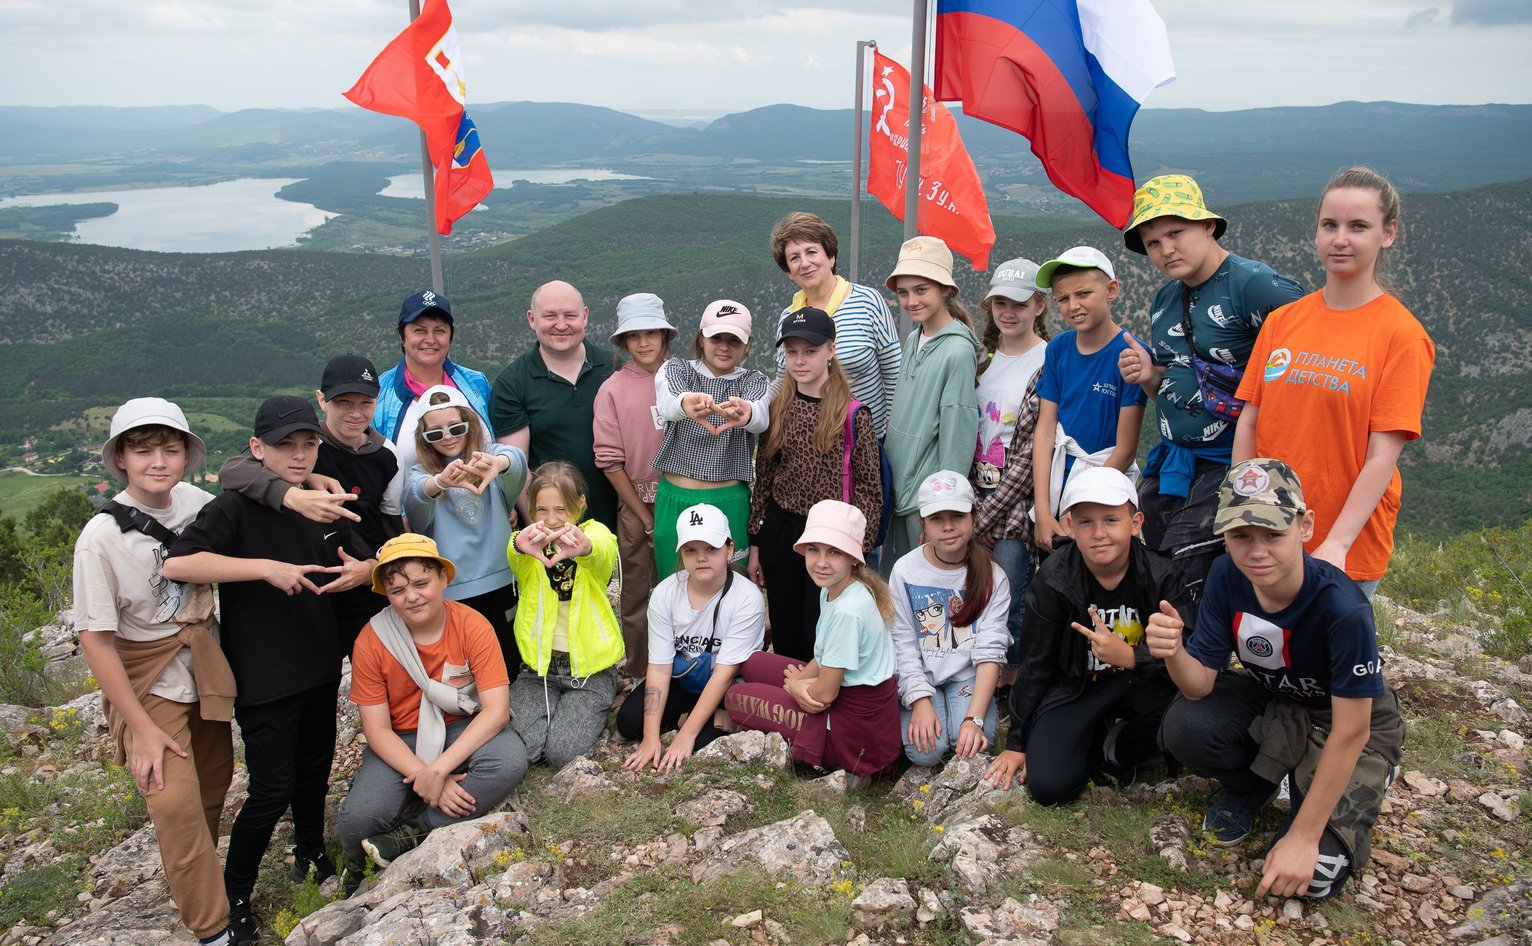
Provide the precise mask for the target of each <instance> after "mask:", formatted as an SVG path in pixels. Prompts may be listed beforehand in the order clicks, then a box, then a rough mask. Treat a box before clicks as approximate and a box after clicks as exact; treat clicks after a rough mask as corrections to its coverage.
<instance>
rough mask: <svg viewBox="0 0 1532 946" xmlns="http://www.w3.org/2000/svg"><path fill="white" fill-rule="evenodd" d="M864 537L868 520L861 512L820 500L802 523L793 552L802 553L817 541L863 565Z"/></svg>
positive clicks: (853, 507) (848, 504) (835, 500)
mask: <svg viewBox="0 0 1532 946" xmlns="http://www.w3.org/2000/svg"><path fill="white" fill-rule="evenodd" d="M866 535H867V517H866V516H864V515H862V510H860V509H858V508H856V507H855V506H853V505H851V504H850V503H843V502H841V501H840V500H838V499H821V500H820V501H819V502H817V503H815V504H814V505H813V507H812V508H810V509H809V515H808V520H807V521H806V522H804V524H803V534H802V535H800V536H799V537H798V541H797V542H794V543H793V551H794V552H797V553H798V554H799V555H802V554H803V547H804V546H805V545H808V544H810V543H814V542H817V543H818V544H820V545H828V546H830V547H831V548H835V549H840V550H841V551H842V552H845V553H846V554H847V555H849V556H851V557H852V558H854V559H856V560H857V561H859V562H863V563H865V562H866V561H867V559H866V557H865V556H864V555H863V554H862V539H863V538H864V537H865V536H866Z"/></svg>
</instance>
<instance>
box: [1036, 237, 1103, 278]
mask: <svg viewBox="0 0 1532 946" xmlns="http://www.w3.org/2000/svg"><path fill="white" fill-rule="evenodd" d="M1060 266H1077V267H1079V268H1081V269H1099V270H1101V271H1102V272H1103V273H1106V278H1108V279H1116V278H1117V272H1116V271H1115V270H1114V269H1112V261H1111V260H1109V259H1107V258H1106V254H1105V253H1103V252H1101V251H1100V250H1098V249H1096V248H1095V247H1094V246H1071V247H1070V248H1069V249H1067V250H1065V251H1064V252H1062V253H1060V254H1059V255H1058V256H1057V257H1055V258H1053V259H1051V260H1049V261H1048V262H1046V263H1044V264H1043V265H1041V266H1039V267H1038V268H1037V285H1038V288H1039V289H1052V288H1053V271H1054V270H1056V269H1058V268H1059V267H1060Z"/></svg>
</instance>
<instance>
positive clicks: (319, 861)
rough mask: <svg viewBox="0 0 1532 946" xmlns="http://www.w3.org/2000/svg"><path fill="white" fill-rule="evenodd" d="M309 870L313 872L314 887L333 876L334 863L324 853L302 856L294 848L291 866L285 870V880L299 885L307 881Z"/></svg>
mask: <svg viewBox="0 0 1532 946" xmlns="http://www.w3.org/2000/svg"><path fill="white" fill-rule="evenodd" d="M310 869H312V870H313V871H314V885H315V886H316V887H317V886H318V885H320V884H322V883H324V882H325V881H327V880H329V879H330V878H331V877H334V876H335V863H334V862H333V861H331V860H330V855H328V854H326V853H325V852H324V851H320V852H319V853H318V854H312V855H311V854H304V853H303V852H302V851H299V850H298V849H297V848H294V849H293V866H291V867H289V868H288V869H287V879H288V880H291V881H292V882H293V883H295V884H301V883H303V882H304V881H305V880H307V879H308V876H309V870H310Z"/></svg>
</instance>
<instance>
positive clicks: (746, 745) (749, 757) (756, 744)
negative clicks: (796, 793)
mask: <svg viewBox="0 0 1532 946" xmlns="http://www.w3.org/2000/svg"><path fill="white" fill-rule="evenodd" d="M692 758H693V759H712V760H713V761H716V762H734V763H744V764H747V765H764V766H768V767H770V768H774V769H783V770H784V771H785V770H786V769H787V768H788V766H789V765H791V763H792V750H791V749H790V748H789V747H788V745H787V740H786V739H783V738H782V737H781V735H780V734H778V733H774V732H771V733H767V732H757V731H755V730H747V731H745V732H737V733H731V734H730V735H727V736H722V737H720V738H718V739H714V740H713V741H712V742H710V743H708V744H707V745H705V746H703V747H702V748H701V749H698V750H697V751H696V752H695V753H693V754H692Z"/></svg>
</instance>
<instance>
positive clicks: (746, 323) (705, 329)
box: [702, 299, 750, 342]
mask: <svg viewBox="0 0 1532 946" xmlns="http://www.w3.org/2000/svg"><path fill="white" fill-rule="evenodd" d="M723 334H729V335H733V336H734V337H735V338H738V339H739V340H740V341H742V342H748V341H750V310H749V309H747V308H745V307H744V306H743V305H741V304H740V303H738V302H735V301H734V300H733V299H718V300H716V301H714V302H710V303H708V307H707V308H706V309H703V310H702V337H703V338H712V337H713V336H714V335H723Z"/></svg>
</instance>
